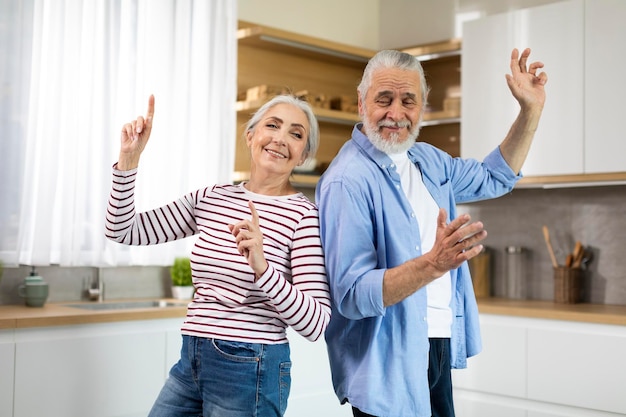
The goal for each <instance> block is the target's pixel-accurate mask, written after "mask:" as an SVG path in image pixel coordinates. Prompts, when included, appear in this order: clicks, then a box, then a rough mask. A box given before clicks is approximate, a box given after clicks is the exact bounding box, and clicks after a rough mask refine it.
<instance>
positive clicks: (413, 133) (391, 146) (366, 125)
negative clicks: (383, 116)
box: [363, 111, 421, 154]
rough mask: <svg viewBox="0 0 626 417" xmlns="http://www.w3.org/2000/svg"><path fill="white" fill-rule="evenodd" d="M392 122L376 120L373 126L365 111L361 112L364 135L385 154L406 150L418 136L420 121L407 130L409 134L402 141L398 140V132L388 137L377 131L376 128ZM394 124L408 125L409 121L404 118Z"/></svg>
mask: <svg viewBox="0 0 626 417" xmlns="http://www.w3.org/2000/svg"><path fill="white" fill-rule="evenodd" d="M420 122H421V118H420ZM392 124H393V122H389V121H385V120H383V121H380V122H378V123H377V125H376V127H373V126H372V123H371V122H370V120H369V118H368V117H367V115H366V112H365V111H364V112H363V129H364V130H365V135H366V136H367V137H368V139H369V140H370V142H372V145H374V147H375V148H376V149H378V150H379V151H381V152H384V153H386V154H395V153H402V152H406V151H408V150H409V148H410V147H411V146H413V144H414V143H415V141H416V140H417V137H418V136H419V133H420V124H421V123H418V124H417V125H416V126H415V127H414V128H413V129H412V130H410V131H409V135H408V136H407V138H406V140H404V141H403V142H400V134H399V133H392V134H391V135H390V136H389V139H385V138H383V137H382V136H381V134H380V133H378V129H377V128H380V127H381V126H385V125H387V126H391V125H392ZM395 125H397V126H402V127H408V126H410V123H409V122H408V121H406V120H405V121H401V122H396V123H395Z"/></svg>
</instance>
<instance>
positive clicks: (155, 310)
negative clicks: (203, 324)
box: [0, 299, 187, 329]
mask: <svg viewBox="0 0 626 417" xmlns="http://www.w3.org/2000/svg"><path fill="white" fill-rule="evenodd" d="M115 301H117V302H119V301H146V300H115ZM154 301H158V300H154ZM165 301H168V302H171V303H173V304H175V305H170V306H167V307H145V308H126V309H121V308H120V309H114V310H88V309H83V308H76V307H69V306H68V305H70V304H71V305H75V304H81V302H70V301H68V302H63V303H47V304H45V305H44V306H43V307H27V306H26V305H2V306H0V329H17V328H26V327H49V326H68V325H74V324H93V323H106V322H117V321H130V320H152V319H164V318H178V317H181V318H182V317H185V314H186V313H187V305H186V303H187V302H186V301H183V300H169V299H168V300H165ZM111 302H113V301H111ZM83 303H84V304H95V302H91V303H90V302H83Z"/></svg>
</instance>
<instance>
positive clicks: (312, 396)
mask: <svg viewBox="0 0 626 417" xmlns="http://www.w3.org/2000/svg"><path fill="white" fill-rule="evenodd" d="M287 336H288V337H289V343H290V349H291V362H292V365H291V393H290V395H289V405H288V406H287V412H286V413H285V417H316V416H333V417H349V416H352V408H351V407H350V405H349V404H346V405H341V404H340V403H339V400H338V399H337V396H336V395H335V392H334V390H333V384H332V380H331V375H330V364H329V362H328V354H327V351H326V343H325V342H324V339H323V338H321V339H320V340H318V341H316V342H310V341H308V340H306V339H305V338H304V337H302V336H300V335H299V334H297V333H296V332H295V331H293V330H292V329H291V328H289V329H288V331H287Z"/></svg>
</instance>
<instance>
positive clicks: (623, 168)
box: [461, 0, 626, 181]
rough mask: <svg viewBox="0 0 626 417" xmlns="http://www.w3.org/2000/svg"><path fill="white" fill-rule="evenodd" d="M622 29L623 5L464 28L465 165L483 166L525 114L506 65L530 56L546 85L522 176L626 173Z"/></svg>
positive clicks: (565, 8) (586, 6) (603, 1)
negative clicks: (479, 162)
mask: <svg viewBox="0 0 626 417" xmlns="http://www.w3.org/2000/svg"><path fill="white" fill-rule="evenodd" d="M625 19H626V2H624V1H622V0H593V1H590V0H569V1H564V2H558V3H552V4H547V5H543V6H539V7H533V8H528V9H521V10H516V11H511V12H508V13H504V14H498V15H493V16H487V17H485V18H482V19H478V20H474V21H470V22H466V23H465V24H464V27H463V55H462V68H463V72H462V78H461V85H462V96H463V100H462V112H461V113H462V116H461V127H462V130H461V137H462V141H461V156H463V157H470V158H476V159H482V158H483V157H484V156H485V155H486V154H487V153H488V152H489V151H491V150H492V149H494V148H495V147H496V146H497V145H498V144H499V143H500V142H501V141H502V139H503V138H504V136H505V135H506V133H507V131H508V128H509V127H510V125H511V123H512V121H513V119H514V117H515V115H516V114H517V112H518V108H519V107H518V105H517V102H516V101H515V100H514V99H513V98H512V96H511V94H510V92H509V89H508V87H507V85H506V82H505V80H504V73H507V72H510V69H509V68H508V56H509V54H510V51H511V50H512V48H513V47H516V48H518V49H521V48H525V47H530V48H531V50H532V53H531V61H535V60H539V61H542V62H543V63H544V64H545V70H546V73H547V74H548V84H547V85H546V94H547V99H546V104H545V108H544V112H543V115H542V118H541V121H540V123H539V128H538V130H537V134H536V135H535V139H534V142H533V145H532V147H531V150H530V153H529V155H528V158H527V160H526V163H525V164H524V166H523V168H522V172H523V173H524V175H525V176H527V177H533V176H534V177H541V176H564V175H565V176H566V175H581V174H611V173H613V174H614V173H623V172H626V158H624V156H623V155H624V153H626V142H625V141H624V140H623V128H622V123H621V118H622V117H623V113H624V105H623V97H624V95H626V78H625V77H623V74H622V68H623V67H624V65H625V64H626V57H624V56H623V54H621V53H620V51H621V49H622V44H623V43H624V42H625V41H626V26H625V25H624V24H623V22H624V20H625ZM574 178H575V180H576V181H580V180H581V177H574ZM620 178H621V177H620ZM582 179H583V180H584V177H583V178H582Z"/></svg>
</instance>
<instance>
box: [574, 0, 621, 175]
mask: <svg viewBox="0 0 626 417" xmlns="http://www.w3.org/2000/svg"><path fill="white" fill-rule="evenodd" d="M625 20H626V2H624V0H593V1H587V2H585V49H584V51H585V172H586V173H603V172H623V171H626V157H625V156H624V155H625V154H626V141H625V140H624V126H623V118H624V111H625V110H626V106H625V105H624V97H626V77H624V67H626V56H625V55H624V54H623V50H624V43H626V25H625V24H624V21H625Z"/></svg>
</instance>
